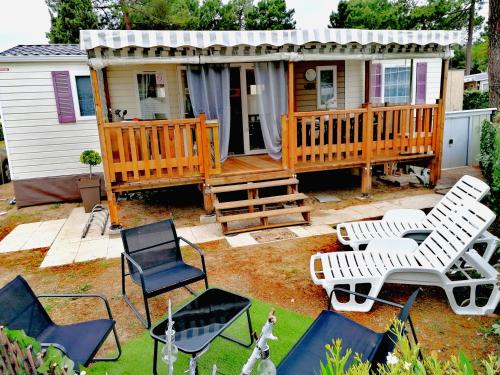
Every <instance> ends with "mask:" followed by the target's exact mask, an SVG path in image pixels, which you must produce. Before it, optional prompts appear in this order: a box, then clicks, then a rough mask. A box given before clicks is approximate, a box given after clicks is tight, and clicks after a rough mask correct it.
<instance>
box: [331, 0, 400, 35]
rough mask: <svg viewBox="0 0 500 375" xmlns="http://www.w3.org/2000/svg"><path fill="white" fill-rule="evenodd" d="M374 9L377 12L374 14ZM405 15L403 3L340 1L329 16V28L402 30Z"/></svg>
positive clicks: (365, 0) (388, 1) (357, 0)
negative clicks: (335, 9)
mask: <svg viewBox="0 0 500 375" xmlns="http://www.w3.org/2000/svg"><path fill="white" fill-rule="evenodd" d="M374 9H376V10H377V11H376V12H374ZM406 19H407V14H405V11H404V7H403V2H402V1H395V2H391V1H390V0H341V1H340V3H339V5H338V8H337V12H335V11H332V13H331V14H330V25H329V27H331V28H354V29H375V30H377V29H378V30H381V29H404V28H406V25H405V22H406Z"/></svg>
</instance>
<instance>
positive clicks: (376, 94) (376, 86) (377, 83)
mask: <svg viewBox="0 0 500 375" xmlns="http://www.w3.org/2000/svg"><path fill="white" fill-rule="evenodd" d="M370 84H371V86H372V87H371V90H370V91H371V98H370V102H371V103H374V104H375V103H380V101H381V98H382V64H372V65H371V74H370Z"/></svg>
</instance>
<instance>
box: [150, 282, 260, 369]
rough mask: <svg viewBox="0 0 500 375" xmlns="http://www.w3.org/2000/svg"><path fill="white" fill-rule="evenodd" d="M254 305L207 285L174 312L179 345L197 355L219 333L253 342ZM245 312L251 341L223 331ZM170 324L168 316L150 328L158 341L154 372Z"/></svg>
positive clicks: (243, 343) (240, 297) (243, 298)
mask: <svg viewBox="0 0 500 375" xmlns="http://www.w3.org/2000/svg"><path fill="white" fill-rule="evenodd" d="M251 305H252V302H251V301H250V300H249V299H248V298H245V297H242V296H239V295H237V294H234V293H231V292H227V291H225V290H222V289H218V288H210V289H207V290H206V291H204V292H203V293H202V294H200V295H199V296H196V297H195V298H194V299H193V300H192V301H191V302H189V303H188V304H186V305H184V306H183V307H181V308H180V309H179V310H177V311H176V312H175V313H174V314H173V315H172V320H173V321H174V330H175V345H176V346H177V347H178V348H179V350H180V351H181V352H183V353H186V354H191V355H192V356H193V357H196V355H197V354H198V353H200V352H202V351H203V350H205V349H206V348H207V347H208V345H209V344H210V343H211V342H212V341H213V340H215V339H216V338H217V337H218V336H220V337H222V338H225V339H227V340H230V341H232V342H235V343H237V344H239V345H242V346H244V347H247V348H248V347H250V346H251V345H252V343H253V337H252V321H251V319H250V306H251ZM244 313H246V315H247V322H248V332H249V337H250V342H248V343H246V342H243V341H240V340H238V339H235V338H233V337H230V336H226V335H223V334H222V332H223V331H224V330H225V329H226V328H228V327H229V326H230V325H231V324H232V323H233V322H234V321H235V320H236V319H238V318H239V317H240V316H241V315H242V314H244ZM167 324H168V317H167V318H165V319H164V320H162V321H161V322H160V323H158V324H157V325H156V326H154V327H153V328H151V331H150V334H151V337H152V338H153V341H154V349H153V350H154V351H153V374H157V360H158V343H159V342H162V343H166V339H165V330H166V328H167Z"/></svg>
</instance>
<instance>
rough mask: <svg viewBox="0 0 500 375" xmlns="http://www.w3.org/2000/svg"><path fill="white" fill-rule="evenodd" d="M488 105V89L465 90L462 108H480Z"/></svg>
mask: <svg viewBox="0 0 500 375" xmlns="http://www.w3.org/2000/svg"><path fill="white" fill-rule="evenodd" d="M489 107H490V97H489V94H488V91H479V90H465V91H464V110H467V109H480V108H489Z"/></svg>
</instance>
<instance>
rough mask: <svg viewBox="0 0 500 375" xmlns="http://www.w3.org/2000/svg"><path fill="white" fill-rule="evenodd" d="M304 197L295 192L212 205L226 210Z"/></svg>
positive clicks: (304, 196) (296, 199) (304, 197)
mask: <svg viewBox="0 0 500 375" xmlns="http://www.w3.org/2000/svg"><path fill="white" fill-rule="evenodd" d="M304 199H307V195H305V194H302V193H296V194H285V195H275V196H273V197H265V198H256V199H245V200H240V201H232V202H223V203H215V204H214V207H215V209H216V210H227V209H233V208H240V207H248V206H259V205H263V204H275V203H286V202H295V201H299V200H304Z"/></svg>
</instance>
